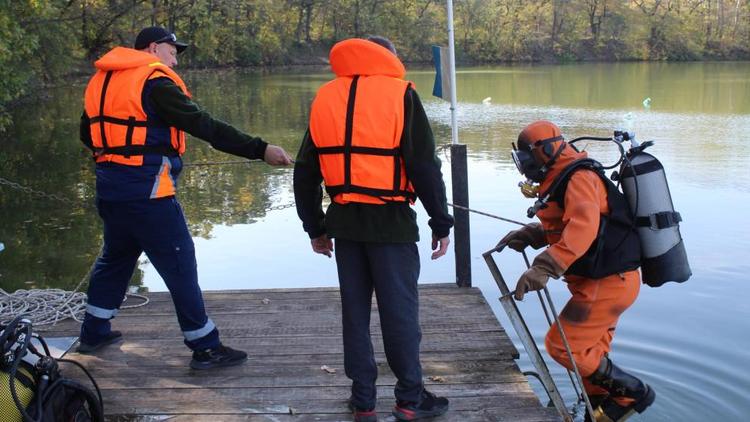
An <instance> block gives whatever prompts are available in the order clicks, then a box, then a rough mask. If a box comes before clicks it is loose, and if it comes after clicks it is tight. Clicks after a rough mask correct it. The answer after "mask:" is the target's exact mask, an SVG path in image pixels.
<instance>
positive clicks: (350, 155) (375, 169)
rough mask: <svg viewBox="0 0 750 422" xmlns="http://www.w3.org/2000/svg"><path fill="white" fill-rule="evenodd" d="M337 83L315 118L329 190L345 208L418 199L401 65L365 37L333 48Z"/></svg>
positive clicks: (320, 98) (316, 106)
mask: <svg viewBox="0 0 750 422" xmlns="http://www.w3.org/2000/svg"><path fill="white" fill-rule="evenodd" d="M330 61H331V67H332V69H333V71H334V73H335V74H336V76H337V77H336V79H334V80H333V81H330V82H328V83H327V84H325V85H323V86H322V87H321V88H320V90H318V93H317V95H316V97H315V100H314V101H313V104H312V109H311V114H310V134H311V135H312V140H313V142H314V144H315V146H316V148H317V151H318V157H319V160H320V168H321V173H322V174H323V179H324V181H325V185H326V190H327V191H328V193H329V195H330V196H331V197H332V198H333V200H334V201H335V202H337V203H340V204H346V203H348V202H359V203H370V204H384V203H386V202H405V201H413V200H414V198H415V196H414V189H413V187H412V186H411V183H409V180H408V178H407V177H406V170H405V167H404V162H403V159H402V157H401V151H400V143H401V135H402V132H403V129H404V95H405V93H406V89H407V88H408V87H409V85H410V82H408V81H405V80H403V79H402V78H403V76H404V74H405V69H404V66H403V64H402V63H401V61H400V60H399V59H398V58H397V57H396V56H395V55H394V54H392V53H391V52H390V51H388V50H387V49H386V48H384V47H382V46H380V45H378V44H375V43H373V42H370V41H366V40H362V39H349V40H345V41H341V42H340V43H338V44H336V45H335V46H334V47H333V49H331V54H330Z"/></svg>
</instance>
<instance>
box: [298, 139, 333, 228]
mask: <svg viewBox="0 0 750 422" xmlns="http://www.w3.org/2000/svg"><path fill="white" fill-rule="evenodd" d="M322 182H323V174H322V173H321V172H320V161H319V160H318V151H317V150H316V149H315V144H313V142H312V138H311V137H310V130H309V129H308V130H307V132H305V137H304V139H302V145H301V146H300V148H299V153H297V158H296V160H295V161H294V201H295V203H296V205H297V215H298V216H299V218H300V220H302V227H303V228H304V229H305V231H306V232H307V234H308V235H309V236H310V239H314V238H316V237H319V236H321V235H323V234H325V232H326V229H325V214H324V213H323V208H322V205H321V204H322V202H323V188H322V187H321V183H322Z"/></svg>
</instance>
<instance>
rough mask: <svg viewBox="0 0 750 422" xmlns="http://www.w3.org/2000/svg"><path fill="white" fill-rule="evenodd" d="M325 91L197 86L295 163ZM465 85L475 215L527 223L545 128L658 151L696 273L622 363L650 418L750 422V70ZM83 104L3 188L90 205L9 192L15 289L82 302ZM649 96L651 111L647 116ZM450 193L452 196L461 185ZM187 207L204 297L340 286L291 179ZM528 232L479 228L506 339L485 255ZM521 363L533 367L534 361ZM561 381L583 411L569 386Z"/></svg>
mask: <svg viewBox="0 0 750 422" xmlns="http://www.w3.org/2000/svg"><path fill="white" fill-rule="evenodd" d="M328 78H329V76H328V74H326V73H325V72H320V73H305V74H271V75H258V74H251V73H242V72H224V71H221V72H200V73H193V74H188V75H187V77H186V79H187V80H188V82H189V86H190V87H191V90H192V91H193V93H194V95H195V97H196V99H197V100H198V101H199V102H200V103H202V104H203V105H204V106H206V107H207V108H208V109H209V110H211V111H212V112H213V113H214V114H215V115H216V116H217V117H220V118H222V119H225V120H227V121H230V122H232V123H235V124H236V125H237V126H239V127H241V128H244V129H246V130H248V131H249V132H250V133H253V134H256V135H260V136H262V137H263V138H265V139H267V140H268V141H270V142H272V143H277V144H280V145H282V146H284V147H285V148H287V149H288V150H290V151H293V152H296V149H297V147H298V145H299V142H300V139H301V136H302V134H303V132H304V129H305V127H306V121H307V112H308V106H309V103H310V101H311V99H312V97H313V95H314V92H315V90H316V88H317V87H318V86H319V85H320V84H321V83H322V82H324V81H326V80H327V79H328ZM409 78H410V79H412V80H413V81H415V82H416V85H417V88H418V90H419V91H420V92H421V93H422V97H423V102H424V103H425V107H426V110H427V113H428V115H429V116H430V118H431V120H432V123H433V129H434V131H435V133H436V137H437V139H438V142H439V143H441V144H447V143H449V142H450V127H449V124H450V111H449V109H448V106H447V104H446V103H445V102H442V101H441V100H438V99H434V98H433V97H431V96H430V95H429V93H430V91H431V89H432V78H433V73H432V72H431V71H415V72H411V73H410V74H409ZM458 84H459V85H458V95H459V101H460V106H459V107H460V110H459V118H458V124H459V131H460V134H459V135H460V138H461V141H462V142H463V143H466V144H468V150H469V161H470V162H469V180H470V185H471V186H470V202H471V206H472V207H473V208H476V209H480V210H484V211H487V212H490V213H494V214H499V215H502V216H504V217H509V218H513V219H518V220H523V221H526V219H525V210H526V208H527V207H528V206H529V205H531V203H530V201H529V200H527V199H525V198H523V197H522V196H521V194H520V193H519V192H518V189H517V187H516V183H517V182H518V181H519V180H520V176H519V175H518V174H517V173H516V171H515V168H514V167H513V164H512V162H511V161H510V159H509V152H508V151H509V144H510V142H511V141H512V140H513V139H514V138H515V136H516V135H517V133H518V131H519V130H520V129H521V128H522V127H523V126H524V125H526V124H527V123H529V122H531V121H533V120H536V119H540V118H546V119H550V120H553V121H555V122H557V123H558V124H559V125H560V126H561V127H562V128H563V132H564V133H565V134H566V135H567V136H568V137H570V138H572V137H576V136H582V135H593V136H607V135H609V134H611V131H612V130H613V129H617V128H623V127H624V126H625V125H627V126H630V129H633V130H635V131H636V133H637V135H638V137H639V138H640V139H641V140H647V139H648V140H654V141H655V142H656V145H655V146H654V147H653V148H652V149H651V150H650V151H651V152H652V153H653V154H655V155H656V156H658V157H659V158H660V159H661V160H662V162H663V164H664V166H665V168H666V170H667V175H668V177H669V181H670V187H671V190H672V196H673V200H674V203H675V206H676V208H677V210H678V211H680V212H681V214H682V216H683V219H684V222H683V224H682V228H681V231H682V235H683V237H684V239H685V242H686V245H687V250H688V255H689V257H690V262H691V266H692V269H693V274H694V275H693V277H692V278H691V279H690V280H689V281H688V282H687V283H684V284H681V285H676V284H674V283H672V284H670V285H667V286H664V287H661V288H659V289H652V288H649V287H646V286H644V287H643V289H642V290H641V295H640V298H639V300H638V301H637V303H636V304H635V305H634V306H633V307H632V308H631V309H630V310H629V311H628V312H626V313H625V314H624V315H623V317H622V318H621V321H620V324H619V327H618V333H617V337H616V338H615V342H614V350H613V354H612V357H613V359H614V360H615V361H616V362H618V363H619V364H620V365H621V366H623V367H625V368H629V369H632V371H633V372H634V373H635V374H637V375H639V376H641V377H643V378H644V379H645V380H646V381H647V382H648V383H649V384H651V386H653V387H654V388H655V389H656V391H657V397H658V398H657V401H656V403H655V404H654V406H653V407H652V408H651V409H650V410H649V411H648V412H647V413H646V414H645V415H644V416H641V417H636V418H635V419H636V420H644V421H677V420H679V421H704V420H712V421H713V420H725V421H741V420H747V416H746V415H747V414H749V413H750V398H749V397H750V380H748V372H749V371H748V369H747V368H748V364H749V363H750V362H748V361H749V359H748V356H750V355H749V354H748V352H747V351H748V350H749V349H750V339H749V338H748V334H749V333H750V305H748V301H749V300H750V287H748V284H747V282H746V280H745V275H746V274H747V273H748V272H750V256H748V252H747V251H748V249H749V248H750V240H749V239H750V223H748V222H747V219H746V218H745V217H744V216H743V214H742V212H744V210H745V209H746V207H748V206H749V205H750V184H748V182H747V181H748V179H750V171H749V170H748V165H747V161H748V159H749V158H750V145H749V143H748V136H747V134H748V133H750V115H749V113H750V64H748V63H696V64H658V63H657V64H586V65H568V66H529V67H512V68H477V69H464V70H462V71H460V72H459V74H458ZM82 92H83V86H82V85H81V84H77V85H74V86H70V87H64V88H61V89H58V90H55V91H53V92H52V96H51V98H50V100H49V101H46V102H43V103H38V104H33V105H29V106H25V107H23V108H22V109H19V110H18V116H19V117H18V120H19V121H20V122H19V124H18V125H17V128H16V129H15V131H14V132H13V133H12V134H11V135H10V136H9V137H7V138H6V139H3V140H2V148H1V149H0V177H2V178H5V179H9V180H12V181H15V182H19V183H21V184H24V185H27V186H30V187H32V188H34V189H37V190H39V191H43V192H48V193H56V194H58V195H61V196H64V197H66V198H71V199H73V200H74V201H76V202H77V203H78V205H68V204H65V203H59V202H55V201H52V200H49V199H44V198H37V197H33V196H30V195H27V194H23V193H21V192H18V191H16V190H12V189H10V188H9V187H7V186H4V185H0V203H1V204H2V206H1V207H0V222H1V223H0V242H3V243H5V247H6V250H5V251H3V252H0V286H2V288H3V289H6V290H15V289H18V288H28V287H51V286H54V287H65V288H73V287H75V286H76V285H77V284H78V282H79V281H80V280H81V278H82V277H83V276H84V275H85V274H86V272H87V270H88V268H89V266H90V265H91V262H92V260H93V259H94V257H95V255H96V253H97V252H98V249H99V245H100V242H101V227H100V223H99V220H98V218H97V216H96V214H95V212H93V211H92V210H91V209H90V208H88V205H89V204H91V203H92V198H93V191H92V187H93V177H92V172H91V168H92V165H91V163H90V162H89V160H87V159H86V154H85V153H84V152H83V151H82V148H81V147H80V145H79V142H78V140H77V123H78V117H79V113H80V108H81V100H80V98H81V97H82ZM488 97H490V98H491V99H490V100H487V101H485V102H483V101H482V100H484V99H486V98H488ZM647 97H648V98H651V100H652V102H651V108H650V109H646V108H644V106H643V105H642V102H643V100H644V99H645V98H647ZM485 103H486V104H485ZM21 119H23V120H22V121H21ZM587 149H588V151H590V152H591V154H592V155H593V156H594V157H596V158H599V159H601V160H603V161H607V160H612V159H613V158H614V157H615V155H614V151H613V150H612V149H611V148H607V147H604V146H602V145H590V146H589V147H588V148H587ZM444 158H445V157H444ZM231 159H233V158H231V157H228V156H225V155H223V154H221V153H218V152H214V151H212V150H211V149H210V148H208V147H207V146H206V145H205V144H204V143H202V142H201V141H199V140H193V141H192V143H191V145H190V147H189V150H188V154H187V155H186V160H187V161H193V162H199V161H221V160H231ZM446 161H447V160H445V159H444V162H445V164H447V162H446ZM444 170H446V172H448V171H449V166H447V165H446V167H445V168H444ZM446 182H447V183H448V184H449V189H448V191H449V192H450V175H449V174H446ZM180 199H181V201H182V203H183V206H184V208H185V212H186V214H187V216H188V219H189V221H190V224H191V229H192V230H193V233H194V235H195V243H196V248H197V253H198V262H199V273H200V278H201V284H202V286H203V287H204V288H205V289H207V290H212V289H231V288H270V287H307V286H332V285H336V284H337V282H336V269H335V263H334V261H333V260H330V259H327V258H325V257H323V256H321V255H314V254H313V253H312V252H311V250H310V246H309V241H308V238H307V236H306V234H305V233H304V232H303V231H302V229H301V224H300V223H299V221H298V220H297V217H296V213H295V211H294V208H291V207H287V208H283V209H271V208H272V207H278V208H281V207H280V206H283V205H285V204H291V202H292V193H291V169H272V168H270V167H268V166H266V165H264V164H252V165H242V166H238V165H224V166H214V167H196V168H192V169H188V170H186V171H185V173H184V175H183V178H182V179H181V193H180ZM417 210H418V212H419V218H420V225H421V227H422V230H423V232H422V235H423V237H424V240H422V241H421V242H420V244H419V247H420V252H421V254H422V257H423V262H422V264H423V266H422V276H421V281H422V282H451V281H452V280H453V279H454V261H453V260H454V257H453V255H452V254H450V255H449V256H447V257H445V258H443V259H441V260H438V261H430V260H429V258H428V257H429V249H430V246H429V241H428V238H429V233H428V232H426V231H425V229H426V228H427V225H426V216H425V214H424V212H423V211H422V209H421V207H420V206H419V205H418V206H417ZM513 228H514V227H513V226H512V225H510V224H508V223H504V222H502V221H498V220H494V219H490V218H487V217H483V216H472V220H471V230H472V245H471V247H472V257H473V261H472V265H473V268H472V271H473V280H474V284H475V285H476V286H479V287H480V288H481V289H482V291H483V292H484V294H485V296H486V297H487V299H488V301H489V302H490V303H491V304H492V306H493V309H494V310H495V313H496V314H497V315H498V317H499V318H500V319H501V320H502V321H503V322H504V324H505V326H506V327H509V328H510V325H509V324H508V323H507V322H506V321H505V316H504V313H503V311H502V309H501V308H500V306H499V304H498V302H497V300H496V299H497V296H498V292H497V288H496V287H495V284H494V281H493V280H492V279H491V277H490V275H489V272H488V271H487V269H486V267H485V265H484V262H483V260H482V258H481V253H482V252H484V251H486V250H487V249H490V248H491V247H493V246H494V245H495V244H496V243H497V241H498V240H499V239H500V237H502V236H503V235H504V234H505V233H506V232H507V231H509V230H511V229H513ZM498 262H499V265H500V268H501V271H502V272H503V274H504V275H505V277H506V278H507V279H508V280H509V282H514V280H515V278H516V277H517V276H518V275H519V274H520V272H521V271H522V260H521V258H520V255H518V254H516V253H513V252H508V253H504V254H502V255H501V256H500V257H498ZM134 278H135V280H134V283H135V284H139V285H142V286H144V287H145V288H148V289H149V290H152V291H156V290H165V286H164V284H163V283H162V281H161V279H160V278H159V276H158V275H157V274H156V272H155V271H154V269H153V267H152V266H151V265H150V264H149V263H148V262H147V261H146V260H145V259H144V260H143V261H142V264H141V265H140V266H139V271H138V272H137V274H136V275H135V277H134ZM550 288H551V291H552V294H553V296H554V297H555V300H556V304H557V306H558V309H561V307H562V305H563V304H564V302H565V301H566V300H567V297H568V293H567V290H566V289H565V286H564V284H563V283H562V282H559V281H557V282H555V281H553V282H551V283H550ZM521 311H522V313H523V314H524V315H525V317H526V318H527V322H528V323H529V325H530V326H531V329H532V331H533V333H534V334H535V336H536V337H537V340H538V342H539V343H540V344H541V343H542V342H543V337H544V334H545V331H546V328H545V325H546V321H545V320H544V317H543V315H542V312H541V309H540V307H539V304H538V303H536V299H535V298H534V297H530V298H529V299H527V300H526V301H525V302H524V303H522V304H521ZM175 329H177V327H175ZM511 331H512V329H511ZM519 349H522V347H521V346H520V345H519ZM519 364H520V366H521V367H522V369H524V370H526V369H531V366H530V365H529V363H528V361H527V360H526V359H525V358H524V357H522V359H521V360H520V361H519ZM550 366H551V367H552V369H553V371H554V376H555V377H556V379H557V380H558V382H559V384H560V387H561V389H562V390H563V392H564V393H565V395H566V397H567V399H568V401H570V400H572V397H573V394H572V388H571V387H570V386H569V383H566V382H565V380H566V379H567V378H566V376H565V374H564V372H563V371H562V369H561V368H560V367H559V366H558V365H557V364H554V363H551V365H550ZM535 383H536V382H535V381H532V385H535Z"/></svg>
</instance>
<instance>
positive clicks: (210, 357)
mask: <svg viewBox="0 0 750 422" xmlns="http://www.w3.org/2000/svg"><path fill="white" fill-rule="evenodd" d="M246 360H247V353H245V352H242V351H239V350H234V349H232V348H231V347H227V346H224V345H223V344H220V345H219V347H216V348H213V349H206V350H200V351H199V350H196V351H194V352H193V360H191V361H190V367H191V368H193V369H211V368H220V367H223V366H234V365H239V364H241V363H243V362H245V361H246Z"/></svg>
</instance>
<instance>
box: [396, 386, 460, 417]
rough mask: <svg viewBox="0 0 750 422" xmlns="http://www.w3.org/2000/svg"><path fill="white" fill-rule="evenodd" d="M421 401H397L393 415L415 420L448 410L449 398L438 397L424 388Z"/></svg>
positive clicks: (437, 414) (438, 414)
mask: <svg viewBox="0 0 750 422" xmlns="http://www.w3.org/2000/svg"><path fill="white" fill-rule="evenodd" d="M420 399H421V400H420V402H419V403H414V402H408V401H400V400H399V401H397V402H396V407H394V408H393V412H392V414H393V416H394V417H395V418H396V419H397V420H400V421H415V420H417V419H424V418H432V417H435V416H440V415H442V414H444V413H445V412H447V411H448V399H447V398H445V397H438V396H436V395H434V394H432V393H430V392H429V391H427V390H422V397H420Z"/></svg>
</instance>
